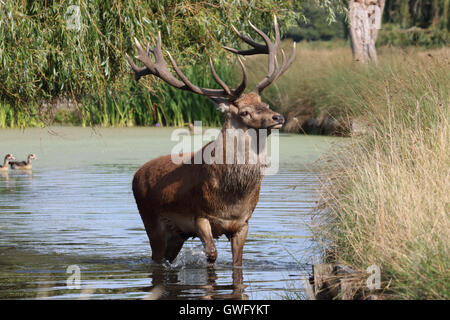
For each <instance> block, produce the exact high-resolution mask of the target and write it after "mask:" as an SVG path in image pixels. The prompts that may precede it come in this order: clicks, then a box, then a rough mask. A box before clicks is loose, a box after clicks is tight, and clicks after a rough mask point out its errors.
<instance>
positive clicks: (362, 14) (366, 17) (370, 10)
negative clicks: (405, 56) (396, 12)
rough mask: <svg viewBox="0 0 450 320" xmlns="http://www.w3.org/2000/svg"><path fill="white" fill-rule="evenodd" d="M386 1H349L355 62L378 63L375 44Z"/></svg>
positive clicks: (351, 38)
mask: <svg viewBox="0 0 450 320" xmlns="http://www.w3.org/2000/svg"><path fill="white" fill-rule="evenodd" d="M384 5H385V0H349V1H348V6H349V20H350V30H349V31H350V42H351V46H352V53H353V60H355V61H359V62H362V63H368V62H370V61H373V62H375V63H376V62H377V52H376V49H375V42H376V40H377V36H378V29H379V28H380V26H381V17H382V14H383V10H384Z"/></svg>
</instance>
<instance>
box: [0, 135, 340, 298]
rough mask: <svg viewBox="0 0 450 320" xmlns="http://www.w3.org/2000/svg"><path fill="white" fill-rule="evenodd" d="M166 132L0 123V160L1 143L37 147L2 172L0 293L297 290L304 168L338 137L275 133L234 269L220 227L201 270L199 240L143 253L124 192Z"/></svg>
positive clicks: (304, 216) (294, 293)
mask: <svg viewBox="0 0 450 320" xmlns="http://www.w3.org/2000/svg"><path fill="white" fill-rule="evenodd" d="M171 132H172V131H171V130H170V129H164V128H126V129H117V128H114V129H95V130H93V129H91V128H72V127H53V128H44V129H27V130H25V131H21V130H11V129H8V130H1V131H0V152H1V154H0V157H1V158H2V159H3V157H4V154H6V153H13V154H14V155H15V157H16V158H17V159H18V160H23V159H25V157H26V155H27V154H28V153H35V154H36V156H37V157H38V160H37V161H35V162H33V171H32V173H29V172H13V171H9V173H0V298H20V299H23V298H32V299H34V298H51V299H77V298H87V299H112V298H113V299H116V298H121V299H128V298H133V299H134V298H138V299H141V298H152V297H153V298H155V297H159V298H162V299H280V298H284V297H291V298H292V297H300V296H302V295H303V294H304V292H303V282H302V281H303V279H305V277H306V271H309V268H310V264H311V263H312V260H313V259H314V254H313V252H311V244H312V243H311V237H310V232H309V229H308V225H309V224H310V221H311V210H312V208H313V207H314V206H315V205H316V201H317V187H318V179H317V176H316V174H314V173H313V172H312V171H311V170H307V168H308V167H309V164H311V163H312V162H314V161H315V160H317V159H318V158H319V157H320V156H321V155H323V154H324V152H326V151H327V150H329V148H330V147H332V146H333V144H335V143H339V141H341V139H339V138H330V137H318V136H299V135H283V134H282V135H281V136H280V157H281V159H280V161H281V164H280V171H279V173H278V174H277V175H273V176H268V177H266V178H265V180H264V182H263V184H262V190H261V196H260V201H259V203H258V206H257V207H256V209H255V211H254V213H253V216H252V218H251V220H250V229H249V234H248V238H247V241H246V245H245V247H244V261H243V268H242V269H236V268H235V269H234V270H233V268H232V265H231V246H230V243H229V242H228V241H227V239H226V237H222V238H220V239H218V240H216V245H217V249H218V253H219V257H218V260H217V262H216V267H215V269H208V268H207V267H206V263H205V255H204V252H203V247H202V245H201V242H200V240H199V239H192V240H188V241H187V242H186V243H185V245H184V247H183V250H182V251H181V253H180V255H179V256H178V258H177V260H176V261H175V262H174V263H173V264H172V265H169V264H168V263H167V264H166V265H163V266H161V265H156V264H154V263H152V261H151V259H150V255H151V251H150V246H149V243H148V240H147V235H146V233H145V230H144V227H143V224H142V222H141V219H140V216H139V214H138V211H137V208H136V205H135V202H134V198H133V194H132V191H131V180H132V176H133V174H134V172H135V171H136V170H137V169H138V168H139V167H140V166H141V165H142V164H144V163H145V162H146V161H148V160H150V159H152V158H155V157H157V156H160V155H164V154H168V153H170V151H171V148H172V146H173V145H174V144H175V143H176V142H172V141H170V134H171ZM69 266H75V267H74V268H75V270H76V268H79V270H80V279H81V280H80V283H79V287H77V286H76V285H77V284H78V283H77V282H76V281H75V282H71V281H69V282H68V278H69V277H70V276H71V275H72V273H67V271H68V267H69ZM72 272H73V271H72ZM70 279H72V278H70ZM241 279H243V286H239V287H238V288H237V286H236V283H239V281H241ZM233 283H234V284H235V285H234V286H233ZM68 285H69V286H68ZM71 286H75V287H71Z"/></svg>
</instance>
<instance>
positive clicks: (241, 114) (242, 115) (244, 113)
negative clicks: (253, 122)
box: [240, 111, 248, 117]
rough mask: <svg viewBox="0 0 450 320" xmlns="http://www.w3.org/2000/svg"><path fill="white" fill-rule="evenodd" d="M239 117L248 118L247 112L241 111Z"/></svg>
mask: <svg viewBox="0 0 450 320" xmlns="http://www.w3.org/2000/svg"><path fill="white" fill-rule="evenodd" d="M240 116H241V117H246V116H248V112H247V111H242V112H241V113H240Z"/></svg>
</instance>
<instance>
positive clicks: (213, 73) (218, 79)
mask: <svg viewBox="0 0 450 320" xmlns="http://www.w3.org/2000/svg"><path fill="white" fill-rule="evenodd" d="M209 67H210V68H211V73H212V76H213V77H214V80H216V82H217V83H218V84H219V85H220V86H221V87H222V88H223V90H225V92H226V93H227V94H229V95H230V96H231V95H232V93H231V90H230V88H228V86H227V85H226V84H225V82H223V81H222V79H220V78H219V76H218V75H217V73H216V69H214V64H213V61H212V58H211V57H209Z"/></svg>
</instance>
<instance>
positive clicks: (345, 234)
mask: <svg viewBox="0 0 450 320" xmlns="http://www.w3.org/2000/svg"><path fill="white" fill-rule="evenodd" d="M255 63H256V62H255ZM292 68H293V69H295V72H292V71H291V72H290V73H288V74H287V75H286V76H285V78H284V79H280V80H279V83H278V86H279V87H278V88H272V89H271V91H270V92H268V93H267V96H268V98H269V99H271V100H272V101H273V103H280V104H282V103H281V102H282V101H285V103H284V104H282V105H284V108H286V109H285V111H286V112H291V111H292V110H295V109H299V108H302V106H304V105H313V106H314V107H315V112H318V113H320V112H324V113H328V114H330V115H332V116H335V117H347V116H349V117H352V118H354V119H359V120H360V121H362V122H363V123H364V124H365V129H366V132H365V133H364V134H363V135H359V136H354V137H352V138H350V139H349V141H348V143H347V144H346V145H345V147H343V148H342V149H340V150H338V151H336V152H335V153H333V154H331V155H330V156H329V158H327V159H326V160H327V161H324V163H325V164H324V165H322V167H321V169H322V172H323V181H322V190H321V202H322V204H321V209H319V213H320V214H318V217H319V218H318V219H319V221H317V223H316V224H315V227H314V228H313V229H314V230H313V231H314V234H315V237H316V238H317V239H318V240H319V242H320V244H321V246H322V249H325V248H327V249H330V248H331V249H332V251H333V253H334V255H335V259H336V260H337V261H338V262H339V263H343V264H346V265H348V266H350V267H352V268H353V269H355V270H357V271H362V272H364V271H365V270H366V268H367V267H368V266H370V265H372V264H376V265H378V266H380V267H381V273H382V274H381V276H382V282H383V284H382V286H383V287H385V288H386V290H385V293H388V294H389V295H390V297H393V298H401V299H449V298H450V272H449V270H450V251H449V244H450V220H449V206H450V195H449V193H448V190H449V189H450V145H449V141H450V130H449V128H450V127H449V116H450V110H449V105H450V78H449V75H450V51H449V50H448V49H443V50H435V51H417V50H400V49H388V48H385V49H381V50H380V64H379V66H371V67H368V68H364V67H360V66H357V65H353V64H352V63H351V62H350V52H349V50H348V49H343V48H337V49H332V50H321V49H308V50H306V49H304V50H301V48H299V56H298V57H297V60H296V62H295V66H293V67H292ZM299 96H300V97H302V99H301V101H297V100H296V99H298V97H299ZM330 158H331V160H332V161H328V160H330Z"/></svg>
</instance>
